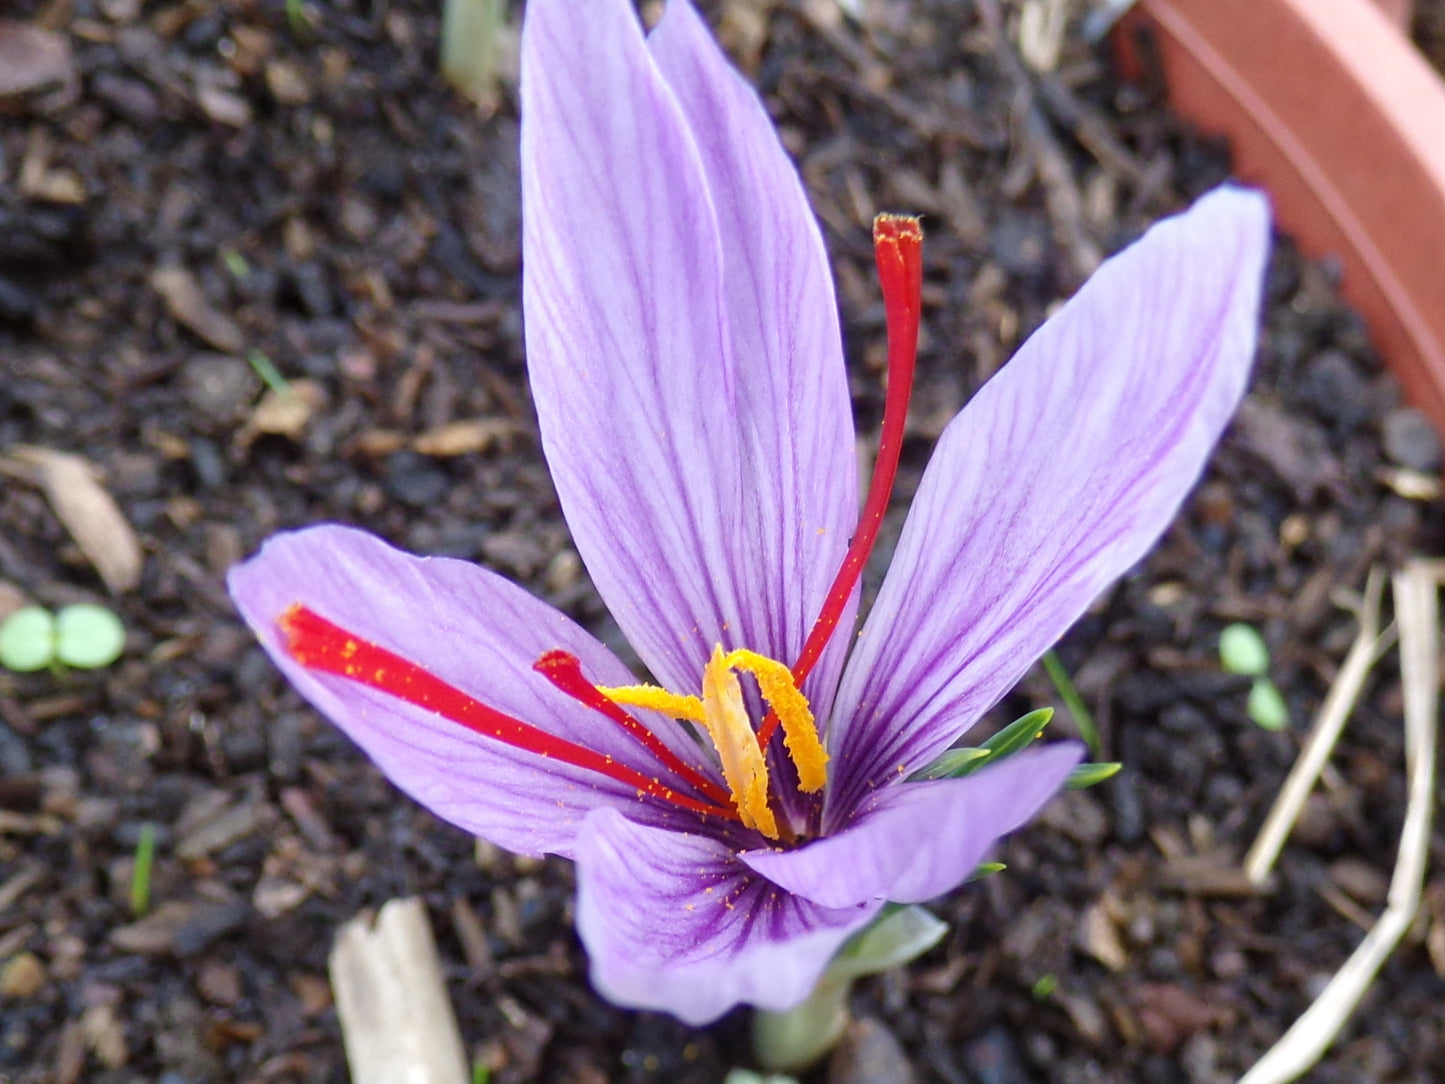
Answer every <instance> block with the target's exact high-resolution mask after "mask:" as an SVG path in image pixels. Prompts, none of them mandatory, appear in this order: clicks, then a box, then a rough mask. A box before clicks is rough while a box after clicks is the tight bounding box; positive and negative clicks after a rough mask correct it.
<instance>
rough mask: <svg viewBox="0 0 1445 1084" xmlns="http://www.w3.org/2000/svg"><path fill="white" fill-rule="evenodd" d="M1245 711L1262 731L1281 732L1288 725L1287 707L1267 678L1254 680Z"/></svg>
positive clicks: (1272, 683)
mask: <svg viewBox="0 0 1445 1084" xmlns="http://www.w3.org/2000/svg"><path fill="white" fill-rule="evenodd" d="M1245 711H1247V712H1248V713H1249V717H1250V718H1251V719H1253V720H1254V721H1255V722H1256V723H1257V724H1258V725H1259V726H1260V727H1261V728H1262V729H1264V730H1283V729H1284V728H1285V727H1286V726H1288V725H1289V706H1288V705H1287V704H1286V703H1285V702H1284V697H1283V696H1281V695H1280V691H1279V690H1278V689H1277V688H1275V685H1274V682H1272V681H1270V680H1269V678H1267V677H1257V678H1255V679H1254V684H1253V685H1251V686H1250V687H1249V701H1248V703H1247V704H1246V705H1245Z"/></svg>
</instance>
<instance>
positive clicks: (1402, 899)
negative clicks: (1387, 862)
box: [1239, 561, 1445, 1084]
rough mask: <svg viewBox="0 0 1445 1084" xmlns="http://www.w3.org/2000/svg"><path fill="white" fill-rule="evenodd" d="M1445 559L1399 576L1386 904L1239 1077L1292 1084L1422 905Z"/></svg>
mask: <svg viewBox="0 0 1445 1084" xmlns="http://www.w3.org/2000/svg"><path fill="white" fill-rule="evenodd" d="M1442 573H1445V566H1442V565H1441V564H1440V563H1438V562H1428V561H1412V562H1410V564H1408V565H1407V566H1406V567H1405V569H1404V571H1402V572H1400V573H1398V574H1397V575H1396V576H1395V577H1394V600H1395V621H1396V623H1397V625H1398V626H1399V630H1400V677H1401V680H1402V682H1403V684H1404V689H1405V772H1406V778H1407V786H1408V795H1409V797H1408V800H1407V803H1406V807H1405V824H1404V827H1403V828H1402V829H1401V831H1400V846H1399V850H1398V851H1397V852H1396V858H1395V872H1394V875H1393V876H1392V877H1391V879H1390V891H1389V895H1388V897H1387V899H1386V904H1385V911H1384V914H1382V915H1381V916H1380V918H1379V921H1377V922H1376V923H1375V925H1374V926H1373V927H1372V928H1371V929H1370V931H1369V933H1367V934H1366V935H1365V939H1364V940H1363V941H1361V942H1360V945H1359V947H1358V948H1356V949H1355V951H1354V952H1353V953H1352V954H1351V955H1350V958H1349V959H1348V960H1346V961H1345V963H1344V966H1343V967H1341V968H1340V969H1339V971H1337V972H1336V973H1335V976H1334V978H1332V979H1331V980H1330V982H1329V984H1328V985H1327V986H1326V987H1325V988H1324V990H1323V991H1321V993H1320V995H1319V997H1317V998H1316V999H1315V1002H1314V1004H1312V1005H1311V1006H1310V1007H1309V1008H1308V1009H1306V1010H1305V1012H1304V1014H1303V1015H1302V1016H1300V1018H1299V1019H1298V1020H1296V1021H1295V1022H1294V1025H1293V1026H1292V1027H1291V1028H1290V1029H1289V1031H1287V1032H1285V1034H1284V1035H1283V1036H1282V1037H1281V1038H1280V1040H1279V1042H1277V1043H1275V1045H1274V1046H1273V1047H1271V1048H1270V1049H1269V1051H1267V1052H1266V1053H1265V1055H1264V1057H1262V1058H1260V1060H1259V1061H1258V1062H1256V1063H1255V1065H1254V1067H1253V1068H1252V1069H1250V1070H1249V1072H1247V1073H1246V1074H1245V1075H1244V1076H1243V1077H1241V1078H1240V1081H1239V1084H1286V1082H1287V1081H1291V1080H1295V1079H1297V1078H1298V1077H1299V1076H1301V1075H1302V1074H1303V1073H1305V1072H1306V1071H1307V1070H1308V1069H1309V1068H1310V1067H1311V1066H1312V1065H1314V1064H1315V1062H1317V1061H1318V1060H1319V1058H1320V1055H1321V1054H1323V1053H1324V1052H1325V1049H1326V1048H1327V1047H1328V1046H1329V1045H1330V1043H1331V1042H1333V1041H1334V1038H1335V1036H1336V1035H1338V1034H1339V1031H1340V1028H1341V1027H1343V1026H1344V1024H1345V1021H1346V1020H1347V1019H1348V1018H1349V1015H1350V1013H1352V1012H1353V1011H1354V1009H1355V1006H1356V1005H1358V1004H1359V1002H1360V998H1362V997H1363V996H1364V994H1365V991H1366V990H1368V989H1369V986H1370V983H1371V982H1372V981H1374V977H1375V974H1376V972H1378V971H1379V969H1380V965H1382V964H1383V963H1384V962H1385V960H1386V959H1388V958H1389V955H1390V953H1391V952H1393V951H1394V949H1395V946H1396V945H1397V944H1398V943H1399V941H1400V938H1401V937H1402V936H1403V935H1404V933H1405V931H1406V930H1407V929H1408V928H1409V926H1410V923H1411V922H1412V921H1414V918H1415V914H1416V912H1417V911H1418V910H1419V907H1420V897H1421V893H1422V891H1423V888H1424V882H1425V867H1426V862H1427V860H1428V858H1429V853H1430V823H1431V817H1432V814H1433V812H1434V805H1435V752H1436V744H1437V741H1438V737H1439V724H1438V712H1439V690H1440V605H1439V586H1440V583H1441V582H1442V578H1445V575H1442Z"/></svg>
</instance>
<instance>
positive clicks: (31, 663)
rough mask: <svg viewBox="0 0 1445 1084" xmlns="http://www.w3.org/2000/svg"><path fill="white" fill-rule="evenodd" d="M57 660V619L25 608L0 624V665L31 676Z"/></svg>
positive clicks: (30, 607)
mask: <svg viewBox="0 0 1445 1084" xmlns="http://www.w3.org/2000/svg"><path fill="white" fill-rule="evenodd" d="M54 658H55V616H54V615H53V614H52V613H51V612H50V611H49V610H45V609H42V608H41V607H39V606H25V607H22V608H21V609H19V610H16V611H15V612H14V613H13V614H11V615H10V616H9V617H7V618H6V619H5V621H4V622H3V623H0V666H3V667H5V668H6V669H7V670H17V671H19V672H21V673H29V672H30V671H32V670H44V669H45V668H46V667H47V666H49V665H50V663H51V662H52V661H53V660H54Z"/></svg>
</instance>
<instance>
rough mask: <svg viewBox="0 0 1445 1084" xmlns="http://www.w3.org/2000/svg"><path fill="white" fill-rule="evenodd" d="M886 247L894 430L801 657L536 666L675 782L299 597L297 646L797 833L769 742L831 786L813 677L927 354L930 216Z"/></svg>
mask: <svg viewBox="0 0 1445 1084" xmlns="http://www.w3.org/2000/svg"><path fill="white" fill-rule="evenodd" d="M873 245H874V255H875V257H876V260H877V265H878V278H879V281H880V283H881V285H882V288H883V301H884V307H885V309H886V311H887V318H888V394H887V399H886V402H885V404H884V411H883V432H882V436H881V438H880V440H879V444H878V456H877V459H876V461H875V462H874V467H873V479H872V482H871V484H870V485H869V488H868V497H867V500H866V501H865V503H864V506H863V514H862V516H861V518H860V520H859V523H858V529H857V531H856V532H855V533H854V536H853V540H852V542H851V544H850V545H849V547H848V553H847V555H846V556H845V557H844V559H843V564H842V566H841V567H840V568H839V569H838V572H837V575H836V576H835V577H834V580H833V583H832V586H831V587H830V588H829V590H828V593H827V595H826V596H825V598H824V602H823V606H822V609H821V610H820V612H819V614H818V618H817V620H816V621H815V622H814V623H813V626H812V629H811V630H810V631H809V633H808V636H807V638H806V640H805V641H804V643H803V647H802V650H801V651H800V653H799V656H798V661H797V662H795V663H794V664H793V665H792V667H788V666H786V665H784V664H783V663H781V662H778V661H777V660H776V659H770V658H767V657H766V656H764V655H759V654H757V653H756V652H752V651H747V650H742V649H739V650H734V651H728V652H724V651H723V649H722V647H721V645H719V646H716V647H714V649H713V653H712V657H711V658H710V659H709V660H708V662H707V663H706V665H705V666H704V667H703V673H702V695H701V696H686V695H680V694H677V693H673V692H670V691H668V690H666V689H661V688H658V687H657V686H654V685H628V686H621V687H616V688H604V687H599V686H597V685H594V684H592V683H591V682H590V681H588V680H587V678H586V676H585V675H583V673H582V666H581V663H580V662H579V661H578V659H577V658H576V656H574V655H571V654H568V653H567V652H565V651H549V652H547V653H546V654H545V655H543V656H542V657H541V658H540V659H538V660H537V662H536V663H535V664H534V667H533V669H535V670H536V671H537V672H538V673H540V674H541V675H542V676H544V677H545V678H546V679H547V680H548V681H550V682H551V683H552V684H553V685H554V686H555V687H556V688H557V689H559V690H560V691H562V692H563V693H565V694H566V695H568V696H570V697H572V698H573V699H574V700H576V701H578V702H579V703H581V704H583V705H585V706H586V707H588V708H591V709H592V710H593V711H596V712H598V713H600V714H602V715H604V716H606V717H607V718H608V719H610V720H612V722H614V723H616V724H617V726H619V727H620V728H621V729H622V730H623V731H624V732H625V733H626V734H627V735H628V736H629V737H630V738H631V739H632V740H633V741H635V742H636V743H637V744H638V745H640V746H641V747H642V748H643V749H644V750H645V751H646V753H647V754H648V758H650V759H651V761H652V762H654V763H655V764H657V765H658V766H659V767H660V768H661V769H662V770H663V771H665V773H666V774H667V776H668V778H667V779H664V777H663V775H662V774H661V773H659V774H653V773H652V772H650V771H645V770H642V769H641V768H637V767H630V766H628V765H625V764H622V763H619V762H618V760H617V759H616V758H615V757H613V756H610V755H607V754H604V753H599V752H597V751H596V750H593V749H589V748H587V747H585V746H582V745H578V744H577V743H576V742H572V741H568V740H567V739H565V738H559V737H557V736H555V735H553V734H549V733H547V732H546V731H545V730H542V729H541V728H539V727H536V726H533V725H531V724H530V723H526V722H523V721H522V720H520V719H517V718H515V717H514V716H511V715H508V714H507V713H505V712H502V711H499V710H497V709H496V708H493V707H490V706H489V705H487V704H483V703H482V702H481V701H479V700H476V699H475V698H473V697H471V696H469V695H468V694H466V693H464V692H462V691H461V690H460V689H457V688H456V687H455V686H453V685H450V684H448V683H447V682H445V681H444V680H442V679H441V678H439V677H437V676H436V675H435V674H432V673H431V672H429V671H428V670H426V669H425V668H424V667H422V666H420V665H418V664H417V663H415V662H413V661H411V660H410V659H406V658H403V657H402V656H400V655H397V654H396V653H395V652H392V651H389V650H387V649H386V648H384V647H382V646H380V645H379V644H375V643H372V642H371V641H369V640H365V639H363V638H361V637H360V636H357V635H356V634H355V633H352V632H350V631H349V630H347V629H344V628H342V627H341V626H339V625H336V624H333V623H332V622H330V621H328V620H327V619H326V618H324V617H322V616H321V615H320V614H318V613H316V612H315V611H314V610H311V609H310V608H308V607H307V606H305V605H303V604H301V603H299V602H297V603H293V604H292V605H290V606H288V607H287V608H286V610H285V611H284V612H283V613H282V614H281V615H280V616H279V617H278V618H277V624H278V625H279V627H280V630H281V633H282V635H283V637H284V639H285V649H286V652H287V654H288V655H290V656H291V658H293V659H294V660H295V661H296V662H298V663H300V664H301V665H302V666H304V667H306V668H307V669H309V670H317V671H321V672H323V673H329V674H334V675H336V676H338V677H343V678H346V679H348V680H350V681H353V682H355V683H356V684H358V685H363V686H366V687H368V688H371V689H375V690H377V691H379V692H383V693H386V694H388V695H390V696H393V697H396V698H397V699H398V700H402V701H404V702H406V703H408V704H412V705H414V706H415V707H418V708H421V709H422V710H424V711H428V712H432V713H435V714H436V715H439V716H441V717H443V718H445V719H449V720H451V721H452V722H454V723H457V724H458V725H460V726H463V727H465V728H467V729H468V730H471V731H473V732H474V733H476V734H479V735H481V736H482V737H485V738H488V739H491V740H493V741H497V742H500V743H502V744H504V745H509V746H512V747H513V748H516V749H523V750H526V751H528V752H530V753H534V754H536V755H538V756H541V757H544V758H550V759H553V760H556V761H559V762H561V763H564V764H569V765H572V766H573V767H576V768H581V769H584V770H586V771H589V772H593V773H595V774H596V775H599V776H604V777H606V778H609V779H612V780H615V781H616V782H619V783H622V784H624V785H626V786H628V787H631V788H634V789H635V791H636V795H637V798H638V800H639V801H656V802H661V803H664V804H666V805H669V806H671V807H673V808H674V809H682V810H687V811H689V812H691V813H694V814H697V815H699V816H701V817H704V818H706V817H718V818H721V819H723V820H731V821H734V822H740V823H742V824H743V825H745V826H746V827H749V828H752V829H754V830H755V831H757V832H760V833H761V834H763V835H764V836H767V837H768V838H769V839H779V838H781V837H782V836H784V835H786V840H785V842H788V843H791V842H793V841H794V838H795V837H794V836H793V834H792V832H791V831H789V830H787V829H786V828H785V829H784V831H782V832H780V831H779V826H778V823H777V818H776V817H775V816H774V814H773V810H772V807H771V805H770V797H771V792H770V789H769V781H768V766H767V756H766V752H767V748H768V745H769V743H770V742H771V740H772V738H773V736H774V734H776V733H777V731H778V729H779V728H781V729H782V731H783V741H784V745H785V746H786V748H787V751H788V755H789V757H790V758H791V759H792V762H793V765H794V767H795V768H796V769H797V773H798V789H799V790H800V791H803V792H804V793H808V794H811V793H814V792H816V791H818V790H820V789H821V788H822V787H823V786H824V784H825V783H826V781H827V764H828V754H827V753H826V752H825V751H824V749H823V743H822V741H821V740H820V738H819V736H818V728H817V725H816V722H815V720H814V718H813V711H812V708H811V707H810V706H809V704H808V700H807V697H806V696H804V695H803V692H802V684H803V681H804V680H805V679H806V678H807V677H808V675H809V674H810V673H812V671H813V667H814V666H816V665H817V663H818V660H819V659H820V658H821V657H822V654H823V650H824V648H826V647H827V644H828V641H829V640H830V638H831V637H832V635H833V633H834V632H835V631H836V629H837V627H838V623H839V621H840V620H841V619H842V616H843V614H844V613H845V612H846V610H847V607H848V603H849V600H850V599H851V598H852V597H853V592H854V591H855V589H856V588H857V585H858V580H859V577H860V576H861V575H862V572H863V566H864V564H865V563H866V562H867V560H868V555H869V553H870V552H871V550H872V548H873V543H874V541H875V540H876V539H877V537H878V528H879V526H880V525H881V524H882V521H883V513H884V512H885V511H886V509H887V507H888V498H889V495H890V493H891V491H892V488H893V479H894V477H895V475H896V473H897V470H898V458H899V452H900V451H901V448H902V444H903V429H904V422H905V421H906V419H907V415H908V399H909V393H910V391H911V388H912V384H913V369H914V363H915V360H916V357H917V349H918V328H919V317H920V312H921V308H922V285H923V262H922V245H923V231H922V229H921V227H920V226H919V223H918V219H916V218H912V217H908V216H904V215H879V216H878V218H877V219H875V221H874V223H873ZM738 672H742V673H746V674H748V675H750V676H751V677H752V678H753V680H754V681H756V682H757V685H758V692H759V693H760V694H761V695H762V699H763V701H764V702H765V703H766V704H767V707H768V711H767V714H766V716H765V717H764V719H763V721H762V725H761V726H759V727H758V729H757V731H756V732H754V730H753V725H752V720H751V718H750V717H749V714H748V710H747V704H746V702H745V700H744V698H743V692H742V685H741V683H740V682H739V681H738V677H737V674H738ZM625 705H630V706H633V707H640V708H646V709H648V710H652V711H658V712H661V713H663V714H665V715H670V716H672V717H673V718H675V719H682V720H685V721H687V722H690V723H693V724H694V725H696V726H698V727H700V728H702V729H703V730H705V731H706V732H707V735H708V737H709V739H710V740H711V741H712V744H713V747H714V748H715V749H716V750H717V754H718V762H719V764H720V765H721V767H722V772H723V778H724V780H725V781H726V783H727V789H724V788H723V787H721V786H720V785H719V784H718V783H717V782H716V781H715V779H712V778H709V777H708V776H707V775H706V774H705V773H704V772H702V771H700V770H699V769H698V768H696V767H694V766H693V765H691V764H689V763H688V762H687V761H686V760H684V759H683V758H682V757H681V756H679V755H678V754H677V753H676V752H674V751H673V749H672V748H671V747H669V746H668V744H667V743H666V742H665V741H663V740H662V738H660V737H659V736H658V735H656V734H654V733H652V731H650V730H648V729H647V727H646V726H644V725H643V724H642V723H641V722H639V721H638V720H637V719H635V718H633V717H632V716H631V715H629V714H628V713H627V711H626V710H624V706H625ZM643 763H645V761H644V762H643Z"/></svg>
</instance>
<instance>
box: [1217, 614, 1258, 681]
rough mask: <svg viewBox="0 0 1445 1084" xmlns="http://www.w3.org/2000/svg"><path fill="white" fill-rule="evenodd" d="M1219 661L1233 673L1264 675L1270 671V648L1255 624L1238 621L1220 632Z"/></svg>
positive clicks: (1249, 675) (1253, 675)
mask: <svg viewBox="0 0 1445 1084" xmlns="http://www.w3.org/2000/svg"><path fill="white" fill-rule="evenodd" d="M1219 661H1220V663H1221V664H1222V665H1223V666H1224V669H1225V670H1227V671H1228V672H1229V673H1231V674H1244V675H1246V676H1248V677H1263V676H1264V675H1265V674H1267V673H1269V648H1268V647H1267V646H1265V642H1264V637H1263V636H1261V635H1260V634H1259V632H1258V630H1256V629H1255V628H1254V626H1252V625H1244V624H1240V623H1238V622H1236V623H1235V624H1233V625H1226V626H1225V628H1224V631H1223V632H1221V633H1220V634H1219Z"/></svg>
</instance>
